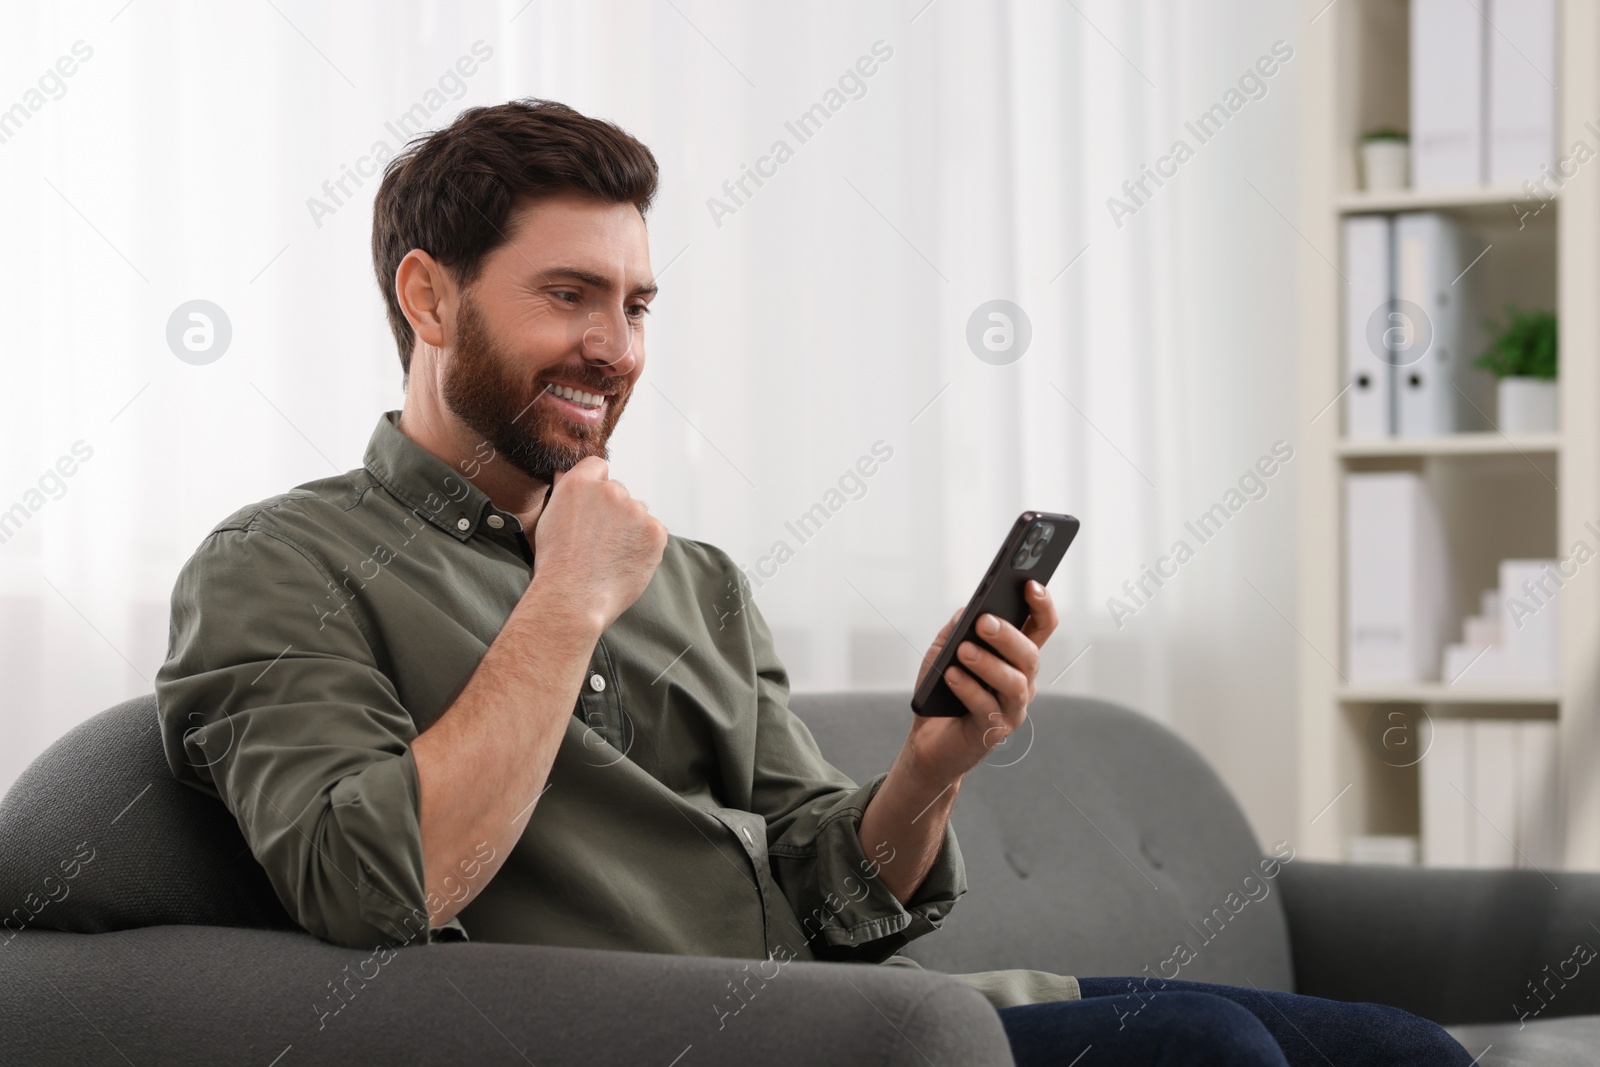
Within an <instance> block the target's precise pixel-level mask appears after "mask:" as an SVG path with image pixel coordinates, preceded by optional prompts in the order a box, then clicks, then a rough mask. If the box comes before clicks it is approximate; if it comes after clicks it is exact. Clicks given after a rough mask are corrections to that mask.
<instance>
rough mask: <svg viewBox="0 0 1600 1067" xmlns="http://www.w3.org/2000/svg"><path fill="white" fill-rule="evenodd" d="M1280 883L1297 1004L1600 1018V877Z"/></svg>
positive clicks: (1506, 1019) (1319, 868)
mask: <svg viewBox="0 0 1600 1067" xmlns="http://www.w3.org/2000/svg"><path fill="white" fill-rule="evenodd" d="M1283 879H1284V882H1285V885H1284V901H1285V907H1286V908H1287V909H1288V914H1289V930H1290V935H1291V938H1292V941H1293V943H1294V946H1295V954H1294V955H1295V988H1296V989H1297V990H1298V991H1299V992H1302V993H1308V994H1311V995H1312V996H1320V997H1333V998H1336V999H1340V1000H1357V999H1362V1000H1381V1001H1382V1002H1383V1003H1385V1004H1393V1005H1394V1006H1396V1007H1400V1008H1405V1009H1406V1010H1407V1011H1411V1012H1415V1013H1416V1014H1418V1015H1424V1016H1427V1017H1428V1018H1430V1019H1434V1020H1437V1021H1439V1022H1443V1023H1449V1024H1454V1023H1513V1024H1515V1023H1517V1022H1518V1021H1519V1020H1520V1019H1521V1018H1522V1017H1523V1016H1524V1015H1526V1016H1528V1017H1529V1018H1530V1019H1537V1020H1541V1021H1543V1020H1549V1019H1554V1018H1559V1017H1561V1016H1567V1015H1581V1014H1589V1013H1600V959H1596V958H1595V954H1596V950H1600V930H1596V929H1595V927H1594V926H1592V925H1591V923H1593V922H1596V921H1600V875H1597V874H1592V873H1583V872H1578V871H1556V870H1551V871H1535V870H1459V871H1458V870H1439V869H1433V868H1415V867H1373V866H1354V865H1348V864H1336V863H1307V864H1292V865H1291V866H1290V867H1289V868H1288V869H1286V870H1285V872H1284V875H1283ZM957 907H958V908H959V907H960V905H959V904H958V905H957ZM1580 943H1581V944H1584V945H1587V946H1589V949H1588V951H1587V952H1584V953H1582V954H1580V955H1579V957H1578V958H1577V959H1574V958H1573V956H1574V949H1575V948H1576V947H1577V946H1578V945H1579V944H1580ZM1585 958H1587V959H1588V960H1589V962H1588V963H1584V962H1583V960H1584V959H1585ZM1563 975H1564V976H1563ZM1529 983H1534V986H1530V984H1529ZM1534 988H1538V989H1539V994H1540V995H1538V996H1535V994H1534V992H1533V989H1534ZM1512 1029H1516V1027H1515V1026H1513V1027H1512Z"/></svg>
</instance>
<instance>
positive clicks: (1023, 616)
mask: <svg viewBox="0 0 1600 1067" xmlns="http://www.w3.org/2000/svg"><path fill="white" fill-rule="evenodd" d="M1077 536H1078V520H1077V519H1075V518H1073V517H1072V516H1071V515H1056V514H1052V513H1051V512H1048V511H1024V512H1023V513H1022V514H1021V515H1018V516H1017V521H1016V522H1015V523H1013V524H1012V526H1011V532H1010V533H1008V534H1006V539H1005V541H1004V542H1002V543H1001V545H1000V551H999V552H998V553H996V555H995V557H994V562H993V563H991V564H990V565H989V573H987V574H985V575H984V576H983V581H981V582H979V583H978V591H977V592H975V593H973V594H972V599H971V600H969V601H968V602H967V610H966V611H964V612H962V613H961V618H959V619H957V620H956V624H955V626H954V627H953V628H952V629H951V631H950V640H949V641H947V642H945V646H944V647H943V648H942V649H940V650H939V657H938V659H937V660H936V661H935V662H934V664H933V666H932V667H931V668H929V670H928V673H927V675H926V676H925V677H924V678H923V679H922V684H921V685H920V686H918V687H917V691H916V693H914V694H913V695H912V697H911V710H912V711H914V712H916V713H917V714H918V715H947V716H955V715H965V714H967V706H966V705H965V704H963V703H961V698H960V697H958V696H956V695H955V693H954V692H953V691H952V690H951V688H950V686H949V685H948V684H947V683H946V682H945V680H944V672H945V671H946V670H947V669H949V667H950V665H951V664H952V663H955V662H956V650H957V649H958V648H960V647H961V643H962V642H963V641H971V642H973V643H975V644H977V645H979V646H981V647H983V648H987V649H989V651H991V652H996V654H998V652H997V650H996V649H995V648H993V646H991V645H990V644H989V643H988V642H987V641H985V640H983V638H981V637H979V636H978V618H979V616H982V615H994V616H996V617H997V618H1001V619H1005V620H1006V621H1007V622H1009V623H1011V624H1012V625H1013V626H1016V627H1018V628H1019V629H1020V628H1021V626H1022V624H1023V623H1025V622H1027V621H1028V613H1029V608H1028V598H1027V594H1026V589H1027V584H1028V581H1029V580H1030V579H1032V580H1033V581H1036V582H1038V583H1039V584H1040V585H1045V586H1047V585H1049V584H1050V576H1051V575H1052V574H1054V573H1055V570H1056V565H1057V564H1058V563H1060V562H1061V557H1062V556H1064V555H1066V554H1067V546H1068V545H1070V544H1072V539H1073V538H1074V537H1077ZM1002 658H1004V657H1002ZM960 666H961V669H962V670H964V671H965V670H967V668H966V666H965V665H964V664H962V665H960ZM967 673H968V674H971V675H972V677H973V679H974V680H975V681H977V683H978V684H979V685H981V686H983V687H984V688H985V689H987V690H989V692H991V693H993V692H994V688H993V687H992V686H990V685H989V684H988V683H987V682H985V681H984V680H983V679H982V678H979V677H978V676H977V675H976V674H973V673H972V672H971V671H967Z"/></svg>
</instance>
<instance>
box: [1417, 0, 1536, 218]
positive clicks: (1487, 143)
mask: <svg viewBox="0 0 1600 1067" xmlns="http://www.w3.org/2000/svg"><path fill="white" fill-rule="evenodd" d="M1410 29H1411V152H1412V162H1411V173H1412V184H1413V185H1415V186H1416V187H1417V188H1419V189H1424V188H1441V187H1460V186H1474V185H1483V184H1485V183H1488V184H1494V185H1516V186H1520V185H1522V184H1523V183H1524V182H1536V181H1539V180H1540V179H1541V176H1542V173H1543V171H1544V169H1545V168H1546V167H1548V166H1549V165H1550V164H1551V163H1552V162H1553V161H1554V158H1555V144H1556V137H1555V124H1556V83H1557V76H1556V0H1411V26H1410ZM1558 184H1559V183H1558Z"/></svg>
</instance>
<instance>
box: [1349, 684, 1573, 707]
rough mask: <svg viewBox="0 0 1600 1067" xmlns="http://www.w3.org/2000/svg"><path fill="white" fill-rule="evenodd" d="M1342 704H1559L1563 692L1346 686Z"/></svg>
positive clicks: (1501, 687)
mask: <svg viewBox="0 0 1600 1067" xmlns="http://www.w3.org/2000/svg"><path fill="white" fill-rule="evenodd" d="M1339 701H1340V703H1343V704H1559V703H1560V702H1561V691H1560V689H1559V688H1557V687H1556V686H1554V685H1509V684H1508V685H1489V684H1487V683H1479V684H1476V685H1447V684H1445V683H1444V682H1417V683H1414V684H1410V685H1404V684H1397V685H1370V686H1369V685H1347V686H1342V687H1341V688H1340V689H1339Z"/></svg>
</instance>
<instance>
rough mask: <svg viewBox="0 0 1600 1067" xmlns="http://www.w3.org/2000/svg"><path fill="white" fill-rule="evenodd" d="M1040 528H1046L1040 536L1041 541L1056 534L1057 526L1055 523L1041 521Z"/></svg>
mask: <svg viewBox="0 0 1600 1067" xmlns="http://www.w3.org/2000/svg"><path fill="white" fill-rule="evenodd" d="M1040 529H1042V530H1044V533H1043V534H1042V535H1041V536H1040V538H1039V540H1041V541H1048V540H1050V538H1051V537H1053V536H1055V532H1056V528H1055V525H1054V524H1053V523H1048V522H1047V523H1041V524H1040Z"/></svg>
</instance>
